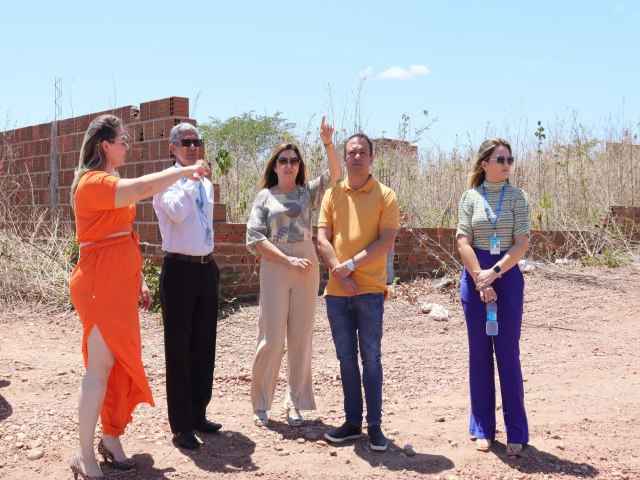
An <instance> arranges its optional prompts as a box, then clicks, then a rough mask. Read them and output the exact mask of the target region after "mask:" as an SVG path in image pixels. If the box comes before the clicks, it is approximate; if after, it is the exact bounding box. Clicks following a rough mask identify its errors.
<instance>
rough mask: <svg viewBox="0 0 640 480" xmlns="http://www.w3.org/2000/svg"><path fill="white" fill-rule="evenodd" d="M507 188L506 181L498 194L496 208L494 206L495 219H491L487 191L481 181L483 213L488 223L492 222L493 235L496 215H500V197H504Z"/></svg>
mask: <svg viewBox="0 0 640 480" xmlns="http://www.w3.org/2000/svg"><path fill="white" fill-rule="evenodd" d="M506 189H507V182H504V184H503V185H502V193H501V194H500V201H499V202H498V208H496V219H495V220H491V214H490V213H489V203H488V202H487V192H486V190H485V189H484V182H483V183H482V198H483V199H484V213H486V215H487V220H488V221H489V223H493V236H494V237H495V236H496V229H497V228H498V227H497V224H498V217H499V216H500V208H501V207H502V199H503V198H504V192H505V190H506Z"/></svg>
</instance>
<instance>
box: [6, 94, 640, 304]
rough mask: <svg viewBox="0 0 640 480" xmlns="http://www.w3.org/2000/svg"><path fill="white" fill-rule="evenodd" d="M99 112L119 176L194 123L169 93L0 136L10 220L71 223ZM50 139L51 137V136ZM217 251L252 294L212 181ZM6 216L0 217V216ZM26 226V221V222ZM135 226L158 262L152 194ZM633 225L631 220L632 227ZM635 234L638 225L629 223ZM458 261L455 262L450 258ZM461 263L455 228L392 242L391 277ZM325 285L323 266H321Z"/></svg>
mask: <svg viewBox="0 0 640 480" xmlns="http://www.w3.org/2000/svg"><path fill="white" fill-rule="evenodd" d="M102 113H111V114H113V115H116V116H118V117H120V118H122V119H123V120H124V122H125V124H126V126H127V128H128V130H129V132H130V134H131V135H132V148H131V150H130V156H129V158H128V159H127V163H126V164H125V165H124V166H123V167H122V168H120V175H121V176H122V177H123V178H131V177H137V176H140V175H144V174H147V173H151V172H156V171H159V170H162V169H164V168H167V167H169V166H170V165H171V159H170V158H169V132H170V130H171V128H172V127H173V126H174V125H176V124H177V123H180V122H183V121H184V122H189V123H192V124H194V125H195V124H196V122H195V120H193V119H190V118H189V99H187V98H181V97H171V98H165V99H161V100H155V101H151V102H144V103H141V104H140V106H139V108H138V107H134V106H125V107H120V108H116V109H113V110H109V111H105V112H96V113H92V114H89V115H83V116H80V117H75V118H70V119H65V120H58V121H57V122H51V123H43V124H40V125H34V126H29V127H24V128H19V129H16V130H9V131H6V132H4V133H3V134H2V135H1V136H0V160H1V161H0V175H3V176H5V178H8V179H10V180H11V182H12V185H15V186H16V188H14V189H12V190H11V193H10V196H9V202H10V204H11V209H9V212H10V215H11V216H12V217H13V218H12V219H11V220H12V221H13V222H14V223H15V222H18V223H19V222H20V221H24V222H28V221H29V219H32V218H33V217H32V216H30V214H32V213H33V212H34V211H37V212H39V213H42V214H43V215H44V216H45V218H49V219H51V218H59V219H60V221H61V222H63V223H66V224H67V225H68V226H70V227H71V226H72V224H73V212H72V210H71V206H70V204H69V200H70V196H69V192H70V187H71V183H72V181H73V172H74V169H75V167H76V165H77V163H78V158H79V152H80V147H81V145H82V139H83V137H84V133H85V131H86V129H87V127H88V126H89V122H90V121H91V120H92V119H93V118H95V117H96V116H98V115H100V114H102ZM52 138H53V139H55V140H54V141H53V143H52ZM378 142H382V143H380V144H378V145H377V148H379V149H380V151H384V150H385V149H390V148H392V149H397V148H400V147H403V148H406V149H407V152H408V154H410V155H416V158H417V151H416V150H415V148H416V147H413V146H410V145H408V144H407V145H404V143H403V142H396V141H392V140H379V141H378ZM215 195H216V196H215V201H216V204H215V207H214V219H215V223H216V224H215V226H214V230H215V251H214V253H215V258H216V261H217V263H218V265H219V266H220V270H221V272H222V283H223V284H224V285H225V289H226V290H227V292H226V293H227V295H231V296H238V297H247V296H255V295H256V294H257V293H258V291H259V273H258V272H259V263H258V262H257V259H256V257H255V256H253V255H251V254H249V253H248V251H247V250H246V248H245V243H244V242H245V233H246V225H245V224H231V223H227V222H226V213H225V212H226V208H225V205H224V204H221V203H220V190H219V188H218V186H217V185H216V186H215ZM613 212H614V214H615V215H616V216H617V217H618V218H622V217H624V218H627V219H631V222H632V224H633V225H635V224H637V223H638V222H639V221H640V209H638V208H637V207H635V208H634V207H614V209H613ZM5 220H6V218H0V223H2V221H5ZM28 227H29V225H28V224H26V223H25V228H28ZM135 228H136V231H137V232H138V233H139V235H140V241H141V248H142V251H143V254H144V255H145V257H148V258H153V259H154V260H155V261H156V262H157V263H160V261H161V255H162V252H161V249H160V243H161V240H160V232H159V228H158V224H157V221H156V218H155V214H154V212H153V207H152V204H151V201H150V200H145V201H143V202H140V203H139V204H138V205H137V219H136V222H135ZM629 228H631V227H629ZM634 235H637V230H634ZM565 243H566V236H565V235H564V234H563V233H562V232H533V235H532V239H531V244H532V250H533V251H534V252H535V253H538V254H540V255H542V256H545V257H546V256H549V255H550V254H552V253H553V252H556V251H561V249H562V248H563V245H565ZM454 260H455V261H454ZM455 262H460V258H459V255H458V252H457V249H456V243H455V230H454V229H446V228H402V229H401V231H400V232H399V234H398V237H397V238H396V245H395V249H394V262H393V266H394V270H395V276H396V277H399V278H400V279H401V280H407V279H411V278H415V277H419V276H431V275H433V274H434V273H435V272H442V267H443V264H448V265H454V264H455ZM321 271H322V276H323V279H322V280H323V282H322V283H323V284H324V283H325V281H326V276H327V270H326V267H325V266H324V265H322V266H321Z"/></svg>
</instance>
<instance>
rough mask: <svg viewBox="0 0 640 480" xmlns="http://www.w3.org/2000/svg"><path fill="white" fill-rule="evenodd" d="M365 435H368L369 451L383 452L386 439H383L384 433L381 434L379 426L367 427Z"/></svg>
mask: <svg viewBox="0 0 640 480" xmlns="http://www.w3.org/2000/svg"><path fill="white" fill-rule="evenodd" d="M367 433H368V434H369V446H370V447H371V450H377V451H379V452H384V451H385V450H386V449H387V439H386V438H384V433H382V429H381V428H380V425H372V426H370V427H367Z"/></svg>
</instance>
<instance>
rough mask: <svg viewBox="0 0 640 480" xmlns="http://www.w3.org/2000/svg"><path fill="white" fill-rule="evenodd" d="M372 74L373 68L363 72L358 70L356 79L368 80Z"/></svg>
mask: <svg viewBox="0 0 640 480" xmlns="http://www.w3.org/2000/svg"><path fill="white" fill-rule="evenodd" d="M372 73H373V68H372V67H367V68H365V69H364V70H360V71H359V72H358V78H361V79H365V78H369V77H370V76H371V74H372Z"/></svg>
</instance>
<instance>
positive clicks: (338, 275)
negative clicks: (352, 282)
mask: <svg viewBox="0 0 640 480" xmlns="http://www.w3.org/2000/svg"><path fill="white" fill-rule="evenodd" d="M331 275H333V276H334V277H335V279H336V280H342V279H344V278H347V277H348V276H349V275H351V270H349V267H347V262H342V263H340V264H338V265H336V266H335V267H333V268H332V269H331Z"/></svg>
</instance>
